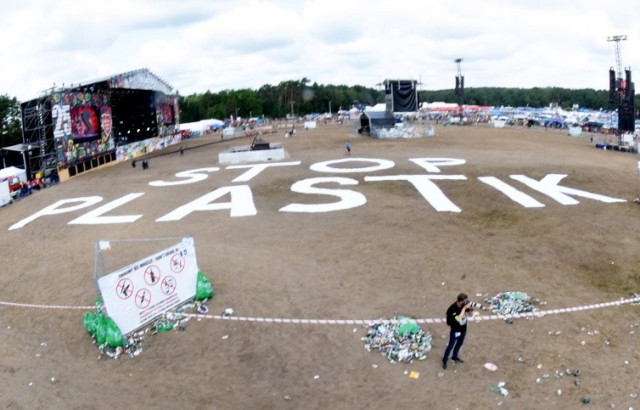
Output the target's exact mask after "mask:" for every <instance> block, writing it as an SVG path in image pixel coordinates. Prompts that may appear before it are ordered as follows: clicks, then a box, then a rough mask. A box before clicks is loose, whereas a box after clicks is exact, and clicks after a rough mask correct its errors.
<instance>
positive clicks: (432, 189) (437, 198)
mask: <svg viewBox="0 0 640 410" xmlns="http://www.w3.org/2000/svg"><path fill="white" fill-rule="evenodd" d="M466 179H467V177H465V176H464V175H389V176H366V177H364V180H365V181H407V182H409V183H411V185H413V186H414V187H415V188H416V189H417V190H418V192H419V193H420V195H422V197H423V198H424V199H426V200H427V202H429V204H431V206H432V207H433V208H434V209H435V210H436V211H438V212H460V208H458V207H457V206H456V205H455V204H454V203H453V202H451V200H450V199H449V198H447V196H446V195H445V194H444V193H443V192H442V190H440V188H438V186H437V185H436V184H434V183H433V182H431V181H432V180H466Z"/></svg>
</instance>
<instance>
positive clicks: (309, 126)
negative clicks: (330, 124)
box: [304, 121, 316, 130]
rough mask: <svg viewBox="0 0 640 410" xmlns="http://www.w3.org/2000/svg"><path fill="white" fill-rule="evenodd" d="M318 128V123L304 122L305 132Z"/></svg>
mask: <svg viewBox="0 0 640 410" xmlns="http://www.w3.org/2000/svg"><path fill="white" fill-rule="evenodd" d="M315 127H316V122H315V121H305V122H304V129H305V130H309V129H311V128H315Z"/></svg>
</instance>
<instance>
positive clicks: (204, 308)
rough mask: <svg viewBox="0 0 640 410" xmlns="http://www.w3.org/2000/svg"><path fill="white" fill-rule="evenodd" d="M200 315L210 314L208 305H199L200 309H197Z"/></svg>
mask: <svg viewBox="0 0 640 410" xmlns="http://www.w3.org/2000/svg"><path fill="white" fill-rule="evenodd" d="M197 311H198V313H200V314H202V315H204V314H206V313H209V308H208V307H207V305H205V304H204V302H203V303H199V304H198V308H197Z"/></svg>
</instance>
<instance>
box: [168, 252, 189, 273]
mask: <svg viewBox="0 0 640 410" xmlns="http://www.w3.org/2000/svg"><path fill="white" fill-rule="evenodd" d="M186 256H187V253H186V252H185V253H184V255H183V254H182V252H180V253H176V254H175V255H173V256H172V257H171V263H170V266H171V270H172V271H173V272H174V273H180V272H182V271H183V269H184V267H185V265H186V261H185V257H186Z"/></svg>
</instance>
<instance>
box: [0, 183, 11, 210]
mask: <svg viewBox="0 0 640 410" xmlns="http://www.w3.org/2000/svg"><path fill="white" fill-rule="evenodd" d="M11 201H12V199H11V192H9V182H8V181H2V182H0V206H5V205H6V204H10V203H11Z"/></svg>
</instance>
